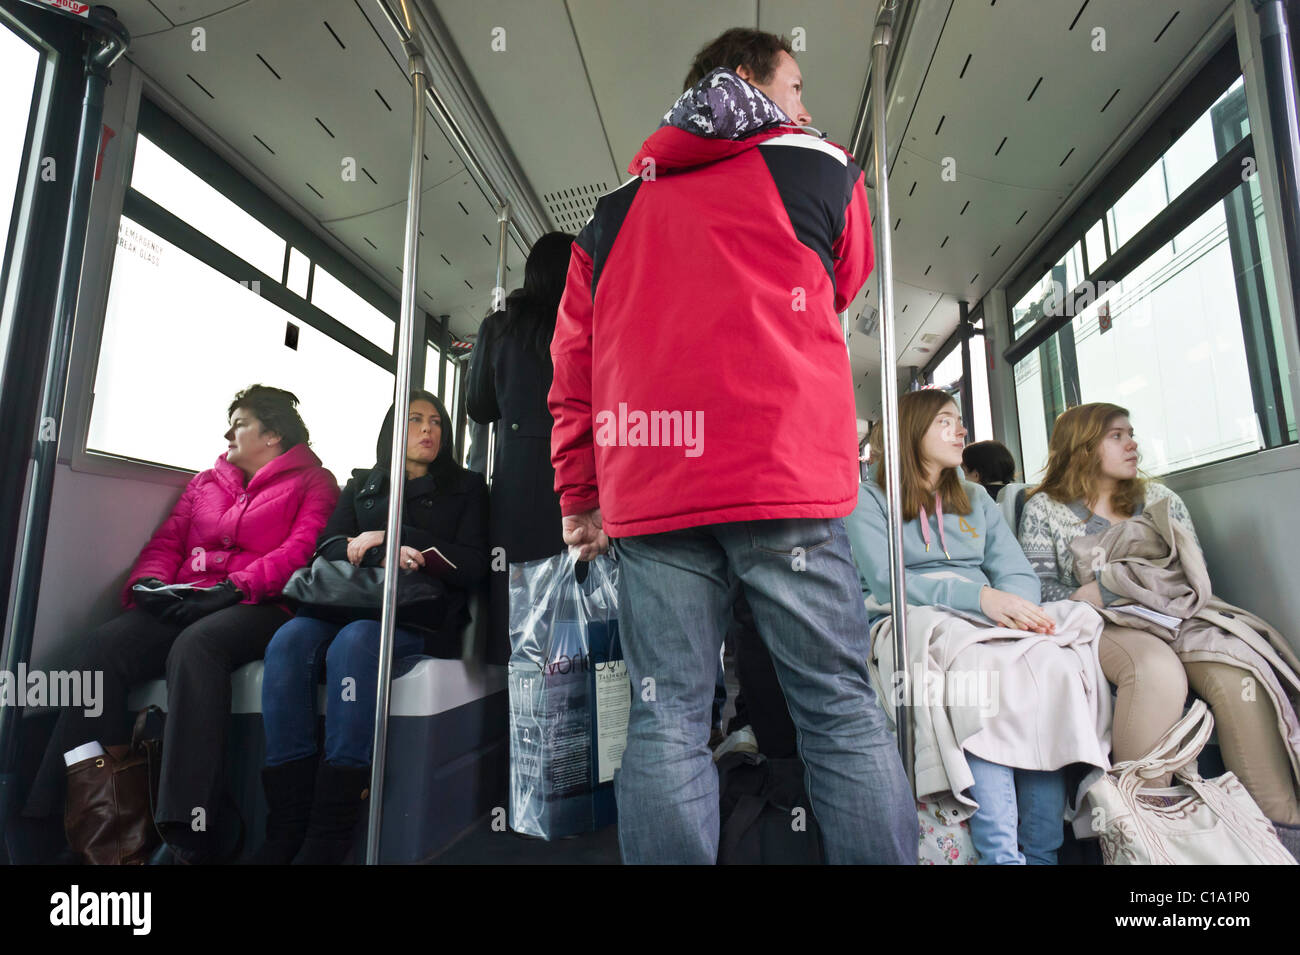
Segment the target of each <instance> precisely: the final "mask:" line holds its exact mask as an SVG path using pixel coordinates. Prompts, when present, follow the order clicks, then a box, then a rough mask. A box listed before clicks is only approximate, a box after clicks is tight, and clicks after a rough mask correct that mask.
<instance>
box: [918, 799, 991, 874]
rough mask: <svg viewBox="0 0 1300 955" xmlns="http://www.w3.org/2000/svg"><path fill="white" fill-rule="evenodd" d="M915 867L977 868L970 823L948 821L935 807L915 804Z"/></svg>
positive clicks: (921, 803)
mask: <svg viewBox="0 0 1300 955" xmlns="http://www.w3.org/2000/svg"><path fill="white" fill-rule="evenodd" d="M916 820H917V830H918V832H917V847H916V861H917V864H918V865H977V864H978V863H979V861H980V857H979V853H978V852H976V851H975V843H974V842H973V841H972V840H971V835H970V822H969V821H967V820H965V819H963V820H962V821H961V822H949V821H948V820H946V819H944V818H943V813H942V812H940V811H939V807H938V806H937V805H934V804H932V803H927V802H924V801H922V800H920V799H918V800H917V801H916Z"/></svg>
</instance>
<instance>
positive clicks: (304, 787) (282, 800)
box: [253, 756, 319, 865]
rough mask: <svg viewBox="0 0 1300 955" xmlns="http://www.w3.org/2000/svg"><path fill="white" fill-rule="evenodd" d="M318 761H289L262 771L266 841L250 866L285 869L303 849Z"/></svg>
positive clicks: (308, 758)
mask: <svg viewBox="0 0 1300 955" xmlns="http://www.w3.org/2000/svg"><path fill="white" fill-rule="evenodd" d="M318 762H319V760H318V759H317V757H315V756H307V757H305V758H303V759H295V760H291V761H289V762H287V763H280V764H279V765H278V766H267V767H265V768H264V769H263V770H262V789H263V790H264V791H265V792H266V808H267V812H266V841H265V842H264V843H262V847H261V848H260V849H258V850H257V853H256V854H255V855H254V856H253V865H288V864H289V863H290V862H292V861H293V857H294V856H296V855H297V854H298V850H299V849H301V848H302V843H303V840H304V839H305V838H306V837H307V823H308V820H309V819H310V818H311V807H312V798H313V796H314V794H315V791H316V773H317V768H316V767H317V763H318Z"/></svg>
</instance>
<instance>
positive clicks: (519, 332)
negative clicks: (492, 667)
mask: <svg viewBox="0 0 1300 955" xmlns="http://www.w3.org/2000/svg"><path fill="white" fill-rule="evenodd" d="M572 245H573V236H571V235H569V234H568V233H565V232H549V233H547V234H546V235H544V236H542V237H541V238H540V239H538V240H537V242H536V243H535V244H534V245H533V248H532V251H531V252H529V253H528V262H527V264H526V265H525V267H524V287H523V288H521V289H516V290H515V291H514V292H512V293H511V294H510V296H509V297H508V298H507V299H506V307H505V309H503V310H501V311H497V312H494V313H492V314H491V315H489V316H488V317H487V318H485V319H484V320H483V324H482V326H481V327H480V328H479V335H478V342H477V344H475V346H474V352H473V354H472V356H471V357H470V363H469V382H468V389H467V396H466V408H467V410H468V411H469V416H470V417H471V418H473V419H474V420H475V421H477V422H479V423H480V424H485V425H486V424H491V423H492V422H496V423H497V436H496V451H495V454H494V458H493V462H492V490H491V506H490V511H489V514H490V516H489V519H488V538H489V540H490V541H491V547H492V554H491V556H492V573H491V577H490V578H489V585H488V586H489V607H490V611H489V619H490V621H491V624H490V630H489V633H490V636H489V638H488V646H487V661H488V662H489V663H497V664H504V663H505V662H506V661H507V659H508V658H509V656H510V637H509V623H510V607H509V573H508V571H507V566H508V564H517V563H522V562H523V561H529V560H540V559H542V558H544V557H552V556H554V555H555V554H558V553H560V552H561V551H563V550H564V549H565V545H564V537H563V534H562V533H561V531H560V498H559V495H557V494H556V493H555V469H554V468H552V467H551V426H552V423H553V420H552V418H551V412H550V409H549V408H548V407H547V405H546V395H547V393H548V392H549V391H550V390H551V375H552V371H551V352H550V349H551V337H552V336H553V335H554V333H555V313H556V311H557V310H558V309H559V307H560V299H561V297H562V296H563V295H564V281H565V276H566V275H567V273H568V268H569V255H570V253H571V249H572ZM498 547H499V548H502V549H503V550H504V560H502V559H500V557H501V553H502V552H501V551H498V550H497V548H498Z"/></svg>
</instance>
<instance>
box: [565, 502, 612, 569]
mask: <svg viewBox="0 0 1300 955" xmlns="http://www.w3.org/2000/svg"><path fill="white" fill-rule="evenodd" d="M563 527H564V543H566V544H568V545H569V552H570V553H572V554H576V555H577V557H578V560H595V559H596V557H598V556H599V555H601V554H603V553H605V551H607V550H609V538H608V537H606V536H605V531H604V529H603V528H602V525H601V520H600V508H598V507H597V508H595V509H593V510H590V511H583V512H582V513H581V514H573V515H571V516H569V517H566V518H564V519H563Z"/></svg>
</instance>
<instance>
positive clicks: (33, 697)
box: [0, 663, 104, 719]
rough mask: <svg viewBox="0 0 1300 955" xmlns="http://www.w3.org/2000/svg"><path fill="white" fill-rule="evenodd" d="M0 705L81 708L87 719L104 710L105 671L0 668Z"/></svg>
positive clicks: (25, 667)
mask: <svg viewBox="0 0 1300 955" xmlns="http://www.w3.org/2000/svg"><path fill="white" fill-rule="evenodd" d="M0 706H55V707H65V706H67V707H81V708H82V709H83V710H84V711H85V714H86V716H87V717H88V718H91V719H93V718H95V717H97V716H99V715H100V714H101V713H102V712H104V671H102V670H28V669H27V664H26V663H19V664H18V672H17V673H14V672H12V671H10V670H0Z"/></svg>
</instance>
